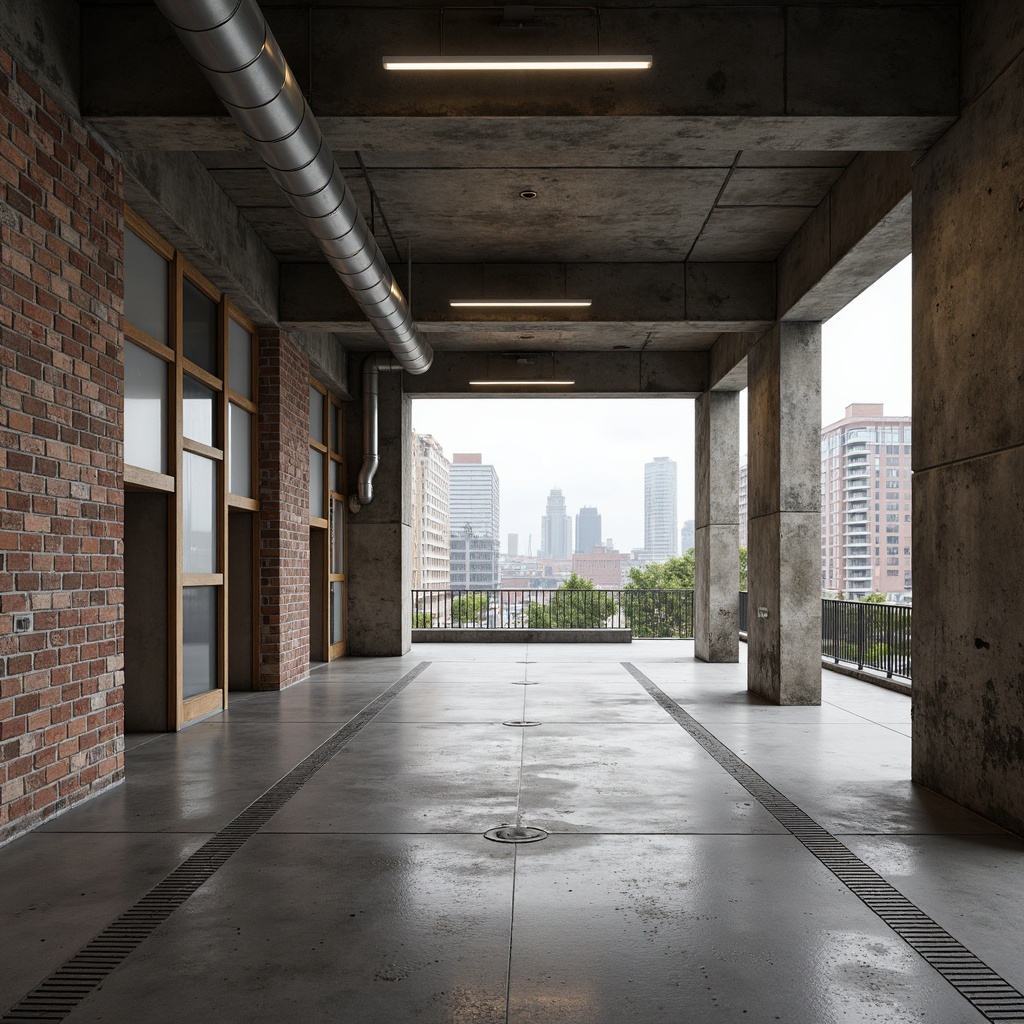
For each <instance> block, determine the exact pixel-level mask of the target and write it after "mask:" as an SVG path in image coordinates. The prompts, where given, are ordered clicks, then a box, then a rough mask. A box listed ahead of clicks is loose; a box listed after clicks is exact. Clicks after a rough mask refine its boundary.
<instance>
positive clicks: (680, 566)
mask: <svg viewBox="0 0 1024 1024" xmlns="http://www.w3.org/2000/svg"><path fill="white" fill-rule="evenodd" d="M694 564H695V562H694V555H693V548H690V550H689V551H687V552H686V554H685V555H681V556H679V557H676V558H670V559H669V560H668V561H667V562H652V563H651V564H650V565H645V566H644V567H643V568H642V569H640V568H638V567H636V566H634V567H633V568H632V569H630V570H629V583H627V584H626V589H627V590H693V572H694Z"/></svg>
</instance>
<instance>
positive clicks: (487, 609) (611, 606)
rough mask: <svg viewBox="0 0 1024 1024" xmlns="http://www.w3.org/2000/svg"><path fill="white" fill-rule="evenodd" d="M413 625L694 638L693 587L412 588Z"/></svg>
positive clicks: (421, 627) (440, 627)
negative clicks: (625, 631) (603, 631)
mask: <svg viewBox="0 0 1024 1024" xmlns="http://www.w3.org/2000/svg"><path fill="white" fill-rule="evenodd" d="M412 609H413V610H412V616H413V619H412V625H413V629H629V630H630V631H631V632H632V635H633V636H634V637H636V638H637V639H642V638H654V637H663V638H670V639H675V640H692V639H693V591H692V590H414V591H413V592H412Z"/></svg>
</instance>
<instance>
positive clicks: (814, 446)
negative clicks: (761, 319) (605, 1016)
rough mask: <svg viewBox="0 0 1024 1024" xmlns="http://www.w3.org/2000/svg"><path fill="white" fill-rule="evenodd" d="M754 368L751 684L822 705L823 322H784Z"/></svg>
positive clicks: (756, 355) (754, 354) (783, 700)
mask: <svg viewBox="0 0 1024 1024" xmlns="http://www.w3.org/2000/svg"><path fill="white" fill-rule="evenodd" d="M747 366H748V381H749V384H748V387H749V395H748V411H749V428H748V431H747V441H748V448H749V452H748V456H747V461H748V466H749V470H748V480H747V488H748V489H747V503H748V509H749V521H748V530H747V541H748V547H747V585H748V586H747V589H748V593H749V602H750V603H749V606H748V613H747V622H748V625H747V642H748V651H747V658H748V660H747V688H748V689H749V690H751V691H753V692H754V693H757V694H759V695H760V696H762V697H766V698H767V699H768V700H770V701H774V702H775V703H776V704H820V703H821V496H820V490H819V489H820V474H821V440H820V439H821V325H820V324H817V323H786V322H783V323H779V324H776V325H775V327H774V328H773V329H772V330H771V331H770V332H769V333H768V334H766V335H765V336H764V337H763V338H762V339H761V340H760V341H759V342H758V343H757V344H756V345H754V347H753V348H752V349H751V350H750V355H749V359H748V364H747Z"/></svg>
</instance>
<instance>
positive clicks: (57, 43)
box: [0, 0, 81, 114]
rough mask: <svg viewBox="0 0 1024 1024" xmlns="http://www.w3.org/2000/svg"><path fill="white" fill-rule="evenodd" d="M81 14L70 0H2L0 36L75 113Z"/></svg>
mask: <svg viewBox="0 0 1024 1024" xmlns="http://www.w3.org/2000/svg"><path fill="white" fill-rule="evenodd" d="M79 26H80V16H79V8H78V4H76V3H67V2H66V0H33V2H32V3H28V4H27V3H25V2H24V0H0V40H2V42H3V44H4V45H5V46H7V47H8V49H10V51H11V53H13V54H14V56H15V57H16V58H17V59H18V61H19V63H21V64H22V65H24V66H25V67H27V68H29V69H30V70H31V71H32V73H33V75H34V76H35V78H36V80H37V81H39V80H40V79H41V80H42V81H44V82H45V83H46V84H47V85H48V86H49V90H48V91H49V92H50V94H51V95H52V96H54V97H55V98H57V99H58V101H59V102H60V103H61V104H62V105H63V106H64V107H65V109H67V110H69V111H70V112H72V113H75V114H77V112H78V89H79V80H80V78H81V60H80V41H79Z"/></svg>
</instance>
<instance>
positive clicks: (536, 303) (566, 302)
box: [449, 299, 591, 309]
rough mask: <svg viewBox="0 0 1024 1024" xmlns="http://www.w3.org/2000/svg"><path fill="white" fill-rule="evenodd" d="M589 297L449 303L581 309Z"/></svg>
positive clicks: (456, 302) (456, 301)
mask: <svg viewBox="0 0 1024 1024" xmlns="http://www.w3.org/2000/svg"><path fill="white" fill-rule="evenodd" d="M590 302H591V300H590V299H452V300H451V302H450V303H449V305H450V306H451V307H452V308H453V309H455V308H460V307H461V308H465V307H471V308H473V309H480V308H483V307H486V308H511V309H563V308H569V309H582V308H585V307H587V306H589V305H590Z"/></svg>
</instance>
